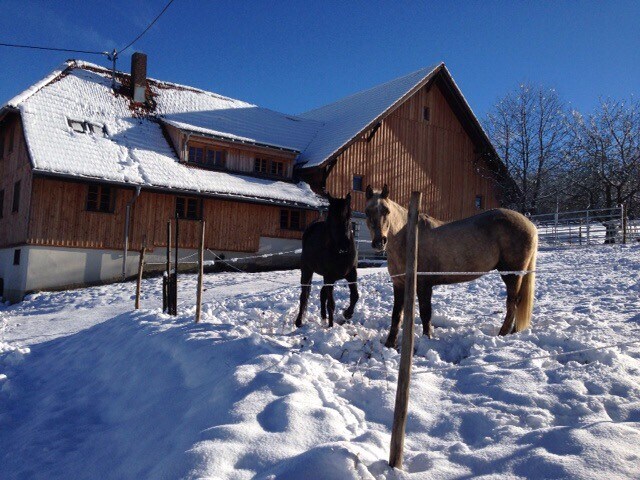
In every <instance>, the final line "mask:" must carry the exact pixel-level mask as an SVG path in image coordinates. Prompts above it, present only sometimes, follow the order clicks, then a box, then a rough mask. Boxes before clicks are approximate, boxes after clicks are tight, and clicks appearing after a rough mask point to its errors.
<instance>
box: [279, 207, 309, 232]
mask: <svg viewBox="0 0 640 480" xmlns="http://www.w3.org/2000/svg"><path fill="white" fill-rule="evenodd" d="M304 227H305V224H304V212H302V211H301V210H286V209H282V210H280V229H281V230H304Z"/></svg>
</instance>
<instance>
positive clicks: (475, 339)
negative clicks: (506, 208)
mask: <svg viewBox="0 0 640 480" xmlns="http://www.w3.org/2000/svg"><path fill="white" fill-rule="evenodd" d="M538 268H539V270H540V271H541V274H540V275H539V276H538V289H537V304H536V308H535V311H534V314H535V317H534V320H533V327H532V329H531V330H529V331H525V332H523V333H520V334H516V335H511V336H509V337H507V338H498V337H497V336H496V334H497V332H498V329H499V327H500V325H501V322H502V314H503V311H504V305H503V302H504V297H505V292H504V289H503V287H502V283H501V281H500V279H499V277H497V276H495V275H491V276H486V277H484V278H482V279H480V280H477V281H475V282H472V283H467V284H461V285H456V286H448V287H439V288H436V290H435V298H434V308H435V310H434V323H435V326H436V330H435V332H436V333H435V338H434V339H432V340H428V339H425V338H422V337H419V338H418V337H417V338H416V357H415V364H416V367H415V369H414V375H413V379H412V386H411V400H410V406H409V409H410V413H409V418H408V423H407V437H406V446H405V462H404V466H405V470H404V471H403V472H400V471H392V470H390V469H389V468H388V467H387V464H386V462H387V458H388V447H389V439H390V428H391V419H392V413H393V403H394V395H395V382H396V372H397V367H398V361H399V355H398V353H397V352H396V351H394V350H388V349H385V348H384V347H383V346H382V345H381V343H380V340H381V339H383V337H384V336H385V335H386V332H387V329H388V326H389V315H390V310H391V301H392V297H391V295H392V294H391V285H390V283H389V281H388V276H387V275H386V273H385V271H384V269H362V270H361V271H360V279H361V284H360V293H361V300H360V303H359V305H358V307H357V309H356V313H355V315H354V318H353V319H352V322H351V323H349V324H345V325H343V326H336V327H335V328H333V329H331V330H328V329H326V328H324V326H323V325H322V324H321V322H320V320H319V308H318V304H319V301H318V296H319V295H318V293H319V289H317V288H315V289H314V290H313V291H312V299H311V304H310V310H309V313H308V314H307V318H306V324H305V326H304V327H303V328H302V329H300V330H295V329H293V328H292V324H293V319H294V317H295V313H296V311H297V310H296V309H297V297H298V294H299V290H298V288H297V286H296V283H297V282H298V272H295V271H293V272H269V273H257V274H243V273H223V274H211V275H208V276H207V277H206V279H205V280H206V283H205V288H206V291H205V295H204V298H205V304H204V308H203V312H204V321H203V322H202V323H201V324H199V325H196V324H194V323H193V313H194V300H195V295H194V293H195V277H194V276H183V277H182V281H181V284H180V293H179V302H181V303H180V308H179V310H180V312H181V314H180V315H179V316H178V317H176V318H172V317H169V316H167V315H164V314H162V313H161V311H160V306H161V298H160V285H159V284H160V281H159V279H157V278H156V279H149V280H145V281H144V284H143V292H144V296H143V299H142V305H143V307H144V308H143V309H142V310H139V311H137V312H136V311H132V310H131V308H132V306H133V299H132V297H133V291H134V285H133V284H132V283H125V284H116V285H110V286H102V287H94V288H86V289H82V290H74V291H66V292H58V293H39V294H34V295H31V296H30V297H29V298H28V299H27V300H25V301H24V302H22V303H20V304H17V305H14V306H10V307H9V306H5V307H0V322H1V323H0V325H2V327H0V328H3V330H2V333H0V477H1V478H3V479H4V478H7V479H13V478H47V479H51V478H118V479H122V478H135V479H140V478H153V479H156V478H216V479H226V478H229V479H244V478H260V479H274V478H277V479H281V478H282V479H306V478H313V479H323V478H326V479H349V478H354V479H356V478H358V479H360V478H362V479H372V478H382V479H419V478H445V479H446V478H457V479H461V478H477V477H482V478H505V477H508V478H602V477H605V476H606V477H607V478H639V477H640V385H639V383H638V379H639V377H640V344H633V345H626V346H620V347H616V348H611V349H600V350H589V351H585V352H582V353H575V354H571V355H563V356H558V357H552V358H546V359H541V358H538V357H541V356H546V355H552V354H561V353H563V352H570V351H576V350H585V349H591V348H593V347H599V346H603V345H607V344H613V343H620V342H630V341H633V340H640V300H639V296H638V294H639V293H640V248H639V247H638V246H628V247H600V248H593V249H590V250H587V249H575V250H556V251H550V250H545V251H542V252H541V253H540V257H539V262H538ZM545 271H546V272H547V273H544V272H545ZM336 294H337V303H338V308H340V309H342V308H344V307H345V306H346V302H347V298H348V290H347V288H346V287H345V286H341V287H338V288H337V290H336ZM417 330H418V331H420V329H419V328H418V329H417Z"/></svg>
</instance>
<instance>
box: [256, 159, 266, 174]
mask: <svg viewBox="0 0 640 480" xmlns="http://www.w3.org/2000/svg"><path fill="white" fill-rule="evenodd" d="M253 171H254V172H256V173H264V174H265V175H266V174H267V173H269V160H267V159H266V158H256V159H255V161H254V162H253Z"/></svg>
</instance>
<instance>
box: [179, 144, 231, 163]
mask: <svg viewBox="0 0 640 480" xmlns="http://www.w3.org/2000/svg"><path fill="white" fill-rule="evenodd" d="M226 158H227V152H226V150H223V149H221V148H216V147H211V148H206V147H193V146H191V147H189V158H188V162H189V163H193V164H196V165H200V166H205V167H217V168H221V167H224V166H225V163H226Z"/></svg>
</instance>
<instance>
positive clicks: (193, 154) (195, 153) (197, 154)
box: [189, 147, 204, 165]
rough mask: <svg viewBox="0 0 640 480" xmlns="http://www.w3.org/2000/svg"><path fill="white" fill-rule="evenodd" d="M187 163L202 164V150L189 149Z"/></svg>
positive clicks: (197, 148) (198, 148)
mask: <svg viewBox="0 0 640 480" xmlns="http://www.w3.org/2000/svg"><path fill="white" fill-rule="evenodd" d="M189 162H191V163H195V164H196V165H202V164H203V163H204V148H200V147H189Z"/></svg>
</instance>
